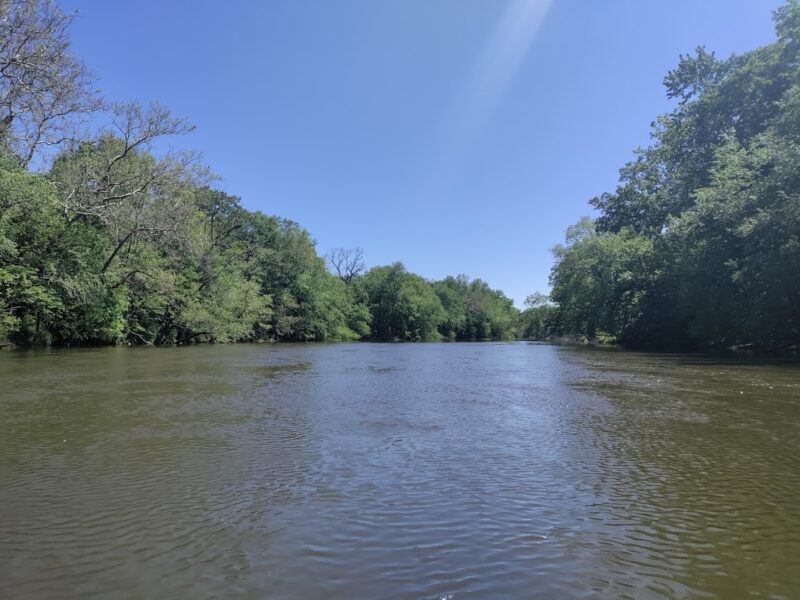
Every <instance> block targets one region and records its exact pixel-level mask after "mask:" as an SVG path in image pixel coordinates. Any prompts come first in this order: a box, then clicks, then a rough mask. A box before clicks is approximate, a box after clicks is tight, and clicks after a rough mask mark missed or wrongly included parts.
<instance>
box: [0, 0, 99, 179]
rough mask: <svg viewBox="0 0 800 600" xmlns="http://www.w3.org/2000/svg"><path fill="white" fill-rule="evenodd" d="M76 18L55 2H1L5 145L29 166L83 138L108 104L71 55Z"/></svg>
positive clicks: (0, 95) (0, 132)
mask: <svg viewBox="0 0 800 600" xmlns="http://www.w3.org/2000/svg"><path fill="white" fill-rule="evenodd" d="M73 18H74V16H73V15H66V14H64V13H63V12H62V11H61V10H60V9H59V8H58V7H57V6H56V5H55V4H54V3H53V2H52V0H2V1H0V142H2V143H3V144H4V145H5V147H6V149H8V150H11V151H12V152H13V153H14V154H15V155H16V157H17V159H18V160H19V163H20V164H21V165H22V166H23V167H27V166H28V165H30V164H31V163H32V162H33V161H34V160H35V159H36V158H37V157H40V158H43V156H42V155H43V153H46V152H47V151H48V150H53V149H57V148H58V147H60V146H62V145H63V144H65V143H66V142H69V141H73V140H75V139H77V132H78V130H79V126H80V124H81V121H80V118H79V117H81V116H84V115H87V114H89V113H92V112H94V111H96V110H98V109H99V108H100V106H101V104H102V102H101V100H100V99H99V98H98V97H97V95H96V94H95V92H94V90H93V89H92V84H93V79H92V77H91V75H90V74H89V73H88V71H87V70H86V68H85V67H84V66H83V65H82V64H81V63H80V62H79V61H78V60H77V59H76V58H75V57H74V56H73V55H72V53H71V51H70V41H69V37H68V35H67V29H68V27H69V25H70V23H71V22H72V19H73Z"/></svg>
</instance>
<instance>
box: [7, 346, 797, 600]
mask: <svg viewBox="0 0 800 600" xmlns="http://www.w3.org/2000/svg"><path fill="white" fill-rule="evenodd" d="M0 597H2V598H37V599H38V598H111V597H113V598H162V599H163V598H192V599H197V598H211V597H218V598H233V597H238V598H254V599H255V598H343V599H344V598H347V599H361V598H364V599H371V600H375V599H382V598H387V599H388V598H431V599H440V598H452V599H453V600H461V599H462V598H463V599H467V598H491V599H501V598H578V597H580V598H617V597H619V598H628V597H630V598H695V597H699V598H738V597H753V598H800V367H798V366H797V365H796V364H774V363H770V362H762V363H754V362H742V361H729V360H725V359H715V358H709V357H700V356H686V355H660V354H638V353H633V352H624V351H617V350H612V349H606V350H601V349H590V348H582V347H565V346H552V345H539V344H531V343H509V344H502V343H496V344H485V343H476V344H342V345H305V346H298V345H286V346H281V345H230V346H209V345H202V346H194V347H187V348H132V349H131V348H102V349H85V350H52V351H38V352H8V351H5V352H3V353H0Z"/></svg>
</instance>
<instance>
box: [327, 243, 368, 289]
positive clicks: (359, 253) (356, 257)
mask: <svg viewBox="0 0 800 600" xmlns="http://www.w3.org/2000/svg"><path fill="white" fill-rule="evenodd" d="M327 258H328V263H330V265H331V268H333V270H334V271H335V272H336V274H337V275H338V276H339V279H341V280H342V281H344V282H345V283H346V284H347V285H350V283H351V282H352V281H353V279H355V278H356V277H358V276H359V275H360V274H361V273H362V272H363V271H364V269H365V264H364V251H363V250H362V249H361V248H334V249H333V250H331V251H330V252H329V253H328V257H327Z"/></svg>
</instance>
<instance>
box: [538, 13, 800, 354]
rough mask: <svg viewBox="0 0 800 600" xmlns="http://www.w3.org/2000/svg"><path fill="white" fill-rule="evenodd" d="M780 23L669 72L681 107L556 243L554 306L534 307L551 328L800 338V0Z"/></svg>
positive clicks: (726, 343)
mask: <svg viewBox="0 0 800 600" xmlns="http://www.w3.org/2000/svg"><path fill="white" fill-rule="evenodd" d="M774 21H775V28H776V31H777V40H776V41H775V42H774V43H772V44H770V45H768V46H765V47H763V48H758V49H756V50H753V51H752V52H748V53H747V54H744V55H741V56H732V57H730V58H728V59H725V60H720V59H718V58H716V57H715V56H714V55H713V54H712V53H709V52H707V51H706V50H705V49H704V48H698V49H697V51H696V52H695V53H694V54H693V55H691V56H682V57H681V59H680V62H679V64H678V66H677V68H675V69H674V70H673V71H671V72H669V73H668V74H667V76H666V78H665V80H664V84H665V86H666V90H667V96H668V97H669V98H672V99H675V101H676V107H675V109H674V110H673V111H672V112H670V113H669V114H666V115H664V116H662V117H660V118H659V119H658V120H657V121H656V123H655V124H654V126H653V132H652V138H653V144H652V145H651V146H650V147H648V148H646V149H643V150H639V151H638V152H637V155H636V159H635V160H634V161H632V162H630V163H628V164H627V165H625V167H624V168H623V169H622V170H621V177H620V185H619V187H618V188H617V190H616V191H615V192H613V193H606V194H603V195H602V196H600V197H598V198H595V199H594V200H592V201H591V204H592V205H593V206H594V207H595V208H597V209H598V210H599V212H600V216H599V217H598V218H597V219H596V220H590V219H584V220H582V221H581V222H580V223H578V224H577V225H575V226H574V227H572V228H570V229H569V230H568V232H567V238H566V244H565V245H563V246H558V247H557V248H556V249H555V251H554V253H555V265H554V267H553V270H552V274H551V285H552V294H551V298H552V301H553V303H554V306H548V305H546V304H545V305H543V306H544V308H542V307H541V306H540V307H539V314H540V315H544V316H547V317H548V318H549V321H547V325H548V326H549V327H550V328H551V329H552V330H555V331H557V332H558V333H562V334H563V333H571V334H579V335H583V336H585V337H587V338H598V337H603V336H606V337H608V338H610V339H616V340H617V341H619V342H622V343H625V344H629V345H637V346H648V345H649V346H658V347H670V348H698V349H703V348H712V347H742V346H744V347H753V348H756V349H769V350H777V349H782V348H787V347H797V346H798V345H800V5H799V4H798V3H797V2H796V1H790V2H788V3H787V4H785V5H784V6H783V7H782V8H780V9H779V10H778V11H776V13H775V15H774ZM556 306H557V309H556V308H555V307H556ZM543 311H544V312H543ZM547 311H549V313H547V315H545V313H546V312H547Z"/></svg>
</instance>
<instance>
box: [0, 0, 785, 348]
mask: <svg viewBox="0 0 800 600" xmlns="http://www.w3.org/2000/svg"><path fill="white" fill-rule="evenodd" d="M72 18H73V16H72V15H66V14H64V13H63V12H62V11H61V10H60V9H59V8H58V7H57V5H55V4H54V3H52V2H51V1H50V0H8V1H6V2H2V3H0V346H3V345H9V344H14V345H18V346H32V345H48V344H53V345H72V344H115V343H129V344H184V343H190V342H198V341H211V342H227V341H259V340H269V341H282V340H284V341H336V340H366V339H376V340H397V341H428V340H441V339H446V340H479V339H514V338H520V337H521V338H535V339H547V338H556V337H577V338H581V339H585V340H600V341H617V342H619V343H622V344H626V345H630V346H651V347H661V348H665V347H666V348H679V349H707V348H714V347H752V348H756V349H768V350H775V349H781V348H787V347H796V346H798V345H799V344H800V143H799V142H800V4H798V2H797V1H796V0H791V1H790V2H788V3H787V4H785V5H784V6H783V7H782V8H781V9H779V10H778V11H777V12H776V13H775V25H776V30H777V40H776V41H775V42H774V43H772V44H770V45H768V46H766V47H763V48H759V49H756V50H753V51H752V52H749V53H746V54H744V55H741V56H736V55H735V56H731V57H730V58H727V59H724V60H722V59H718V58H717V57H715V56H714V54H713V53H711V52H708V51H706V50H705V49H704V48H702V47H701V48H698V49H697V50H696V51H695V53H694V54H692V55H687V56H682V57H680V60H679V63H678V65H677V67H676V68H675V69H674V70H673V71H671V72H669V73H668V74H667V76H666V77H665V80H664V83H665V86H666V91H667V96H668V98H669V99H671V100H672V101H673V102H674V109H673V110H672V112H670V113H668V114H666V115H663V116H661V117H659V118H658V119H657V121H656V122H655V123H654V125H653V132H652V139H653V143H652V144H651V145H650V146H649V147H647V148H644V149H640V150H638V151H637V152H636V156H635V160H633V161H632V162H630V163H628V164H627V165H625V166H624V167H623V168H622V169H621V172H620V185H619V187H618V188H617V189H616V191H614V192H613V193H606V194H603V195H601V196H599V197H597V198H594V199H593V200H591V204H592V206H593V207H594V208H595V209H596V210H597V214H598V216H597V218H595V219H590V218H584V219H582V220H581V221H580V222H579V223H577V224H576V225H574V226H572V227H570V228H569V229H568V231H567V235H566V242H565V244H564V245H559V246H557V247H556V248H555V249H554V255H555V264H554V266H553V269H552V273H551V285H552V291H551V293H550V295H549V296H547V295H544V294H534V295H532V296H530V297H529V298H528V299H527V300H526V308H525V309H524V310H522V311H519V310H517V309H516V308H515V307H514V306H513V303H512V302H511V300H510V299H509V298H507V297H506V296H505V295H504V294H503V293H502V292H500V291H498V290H495V289H492V288H491V287H490V286H489V285H488V284H486V283H485V282H484V281H482V280H480V279H478V280H473V281H470V280H468V279H467V278H466V277H464V276H459V277H447V278H445V279H443V280H441V281H429V280H426V279H425V278H423V277H420V276H419V275H416V274H413V273H410V272H408V271H407V270H406V269H405V267H404V266H403V264H402V263H399V262H398V263H395V264H392V265H387V266H378V267H374V268H372V269H370V270H367V269H366V267H365V262H364V253H363V251H362V250H360V249H357V248H354V249H338V250H334V251H333V252H331V253H329V254H328V255H327V256H324V257H323V256H320V255H319V254H318V252H317V249H316V246H315V242H314V240H313V239H312V238H311V236H310V235H309V233H308V232H307V231H305V230H304V229H303V228H302V227H300V226H299V225H298V224H296V223H294V222H292V221H288V220H285V219H281V218H279V217H275V216H267V215H265V214H262V213H260V212H253V211H249V210H247V209H245V208H244V207H243V206H242V204H241V202H240V199H239V198H237V197H235V196H232V195H229V194H227V193H225V192H222V191H220V190H219V189H216V188H215V182H216V180H217V177H216V176H215V175H214V174H213V173H212V172H211V171H210V170H209V169H208V168H207V167H205V166H204V165H203V164H202V162H201V159H200V156H199V155H198V154H196V153H193V152H177V151H174V150H171V149H170V140H171V139H173V138H174V137H175V136H181V135H184V134H186V133H188V132H190V131H191V130H192V127H191V126H190V125H189V124H188V123H187V122H185V121H184V120H183V119H180V118H176V117H175V116H173V115H172V114H171V113H170V111H169V110H168V109H166V108H165V107H163V106H161V105H159V104H151V105H149V106H142V105H140V104H137V103H122V102H110V101H108V100H107V99H105V98H103V97H101V96H100V95H99V93H98V92H97V91H95V87H96V86H95V81H94V80H93V78H92V76H91V73H90V72H89V71H88V70H87V68H86V67H85V66H84V65H83V64H82V63H81V62H80V61H79V60H77V58H76V57H75V56H74V55H73V54H72V53H71V50H70V41H69V35H68V34H69V31H68V30H69V25H70V23H71V20H72Z"/></svg>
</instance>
